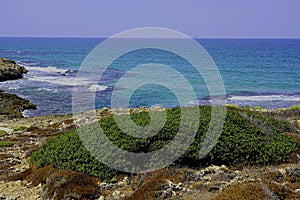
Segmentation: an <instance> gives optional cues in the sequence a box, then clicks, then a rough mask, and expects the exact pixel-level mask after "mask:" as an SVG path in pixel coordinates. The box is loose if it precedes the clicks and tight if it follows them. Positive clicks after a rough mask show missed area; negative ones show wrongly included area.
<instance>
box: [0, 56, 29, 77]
mask: <svg viewBox="0 0 300 200" xmlns="http://www.w3.org/2000/svg"><path fill="white" fill-rule="evenodd" d="M27 72H28V71H27V69H25V67H22V66H19V65H17V64H16V62H15V61H13V60H10V59H6V58H0V81H7V80H14V79H19V78H22V76H23V74H25V73H27Z"/></svg>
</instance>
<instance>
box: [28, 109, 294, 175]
mask: <svg viewBox="0 0 300 200" xmlns="http://www.w3.org/2000/svg"><path fill="white" fill-rule="evenodd" d="M189 109H199V110H200V125H199V126H197V134H196V136H195V138H194V140H193V142H192V144H191V145H190V147H189V148H188V149H187V151H186V152H185V153H184V155H182V156H181V157H180V158H179V159H178V160H177V161H176V162H175V163H174V164H175V165H179V166H190V167H192V166H199V165H201V164H212V163H213V164H229V165H230V164H238V163H239V164H269V163H279V162H282V161H284V160H285V159H286V157H287V155H289V154H290V153H292V152H294V151H295V150H296V149H297V142H296V141H295V140H294V139H292V138H290V137H288V136H286V135H284V134H282V133H284V132H292V131H294V130H293V127H291V126H290V125H289V124H288V123H287V122H285V121H280V120H278V119H274V118H272V117H270V116H265V115H263V114H260V113H257V112H255V111H251V110H250V109H248V108H236V107H228V108H227V114H226V120H225V123H224V126H223V131H222V134H221V136H220V138H219V139H218V142H217V144H216V145H215V146H214V148H213V149H212V151H211V152H210V153H209V154H208V155H207V156H206V157H204V158H202V159H199V150H200V148H201V144H202V143H203V138H204V136H205V134H206V132H207V130H208V127H209V122H210V117H211V107H209V106H200V107H193V108H189ZM181 114H182V110H181V109H180V108H172V109H167V118H166V123H165V125H164V126H163V128H162V129H161V130H160V131H159V132H158V133H157V134H155V135H154V136H152V137H148V138H137V137H134V136H132V135H129V134H126V133H124V132H123V131H122V130H121V129H120V128H119V126H118V125H117V123H116V121H115V119H114V118H112V117H110V118H104V119H102V120H100V122H99V123H100V125H101V128H102V130H103V132H104V134H105V135H106V137H107V138H108V139H109V141H110V142H112V143H113V144H114V145H116V146H118V147H119V148H122V149H124V150H127V151H131V152H150V151H154V150H158V149H160V148H162V147H164V145H166V144H169V143H170V142H171V141H172V139H173V138H174V137H175V136H176V134H178V133H177V132H178V130H179V129H180V127H181V126H180V120H181ZM118 117H120V119H121V121H122V120H123V121H124V123H125V124H126V120H125V118H124V116H118ZM123 118H124V119H123ZM131 118H132V119H133V121H134V122H135V123H136V124H137V125H139V126H141V127H142V126H147V125H148V124H149V120H150V118H149V113H148V112H142V113H137V114H132V115H131ZM184 123H185V124H184V126H183V128H182V127H181V128H182V129H181V134H182V135H181V136H182V138H183V139H184V134H187V135H188V134H189V133H191V129H193V128H195V127H194V126H193V124H194V120H193V117H191V118H189V117H188V118H187V119H185V121H184ZM214 125H215V126H217V125H218V124H217V123H214ZM95 127H96V126H95V124H94V125H90V126H89V127H85V129H83V131H81V132H80V134H81V137H85V136H86V138H85V139H86V140H87V141H86V142H87V143H88V144H89V148H90V149H91V148H92V149H93V148H95V149H97V151H102V150H103V149H99V142H103V141H102V140H101V138H98V137H97V136H91V135H90V134H86V135H85V132H84V131H89V129H95ZM130 128H131V127H130V126H129V127H128V129H129V131H132V132H134V131H136V130H134V129H133V128H132V129H130ZM150 131H151V130H150ZM154 131H155V130H154ZM208 137H209V135H208ZM97 145H98V146H97ZM101 145H106V143H102V144H101ZM179 146H180V144H178V146H177V145H176V146H175V147H176V148H177V147H179ZM104 149H105V148H104ZM103 151H104V150H103ZM169 153H170V154H172V153H174V152H172V150H170V152H169ZM105 156H106V157H107V158H105V159H106V160H109V159H111V157H115V158H118V156H119V155H115V154H114V153H113V152H110V153H109V155H105ZM30 161H31V163H32V164H34V165H36V166H37V167H43V166H46V165H49V164H53V166H54V167H56V168H60V169H66V168H68V169H72V170H74V171H78V172H82V173H86V174H90V175H93V176H97V177H99V178H101V179H104V180H112V179H114V178H115V177H116V176H117V175H118V173H119V172H118V171H117V170H114V169H111V168H109V167H107V166H106V165H105V164H102V163H101V162H100V161H98V160H97V159H95V158H94V157H93V156H92V155H91V154H90V153H89V151H88V150H87V149H86V148H85V146H84V145H83V142H82V141H81V140H80V137H79V135H78V134H77V132H76V131H75V130H74V131H68V132H66V133H64V134H63V135H60V136H58V137H56V138H54V139H52V140H51V141H49V142H48V143H46V144H45V145H44V146H43V147H42V148H41V149H40V150H39V151H37V152H36V153H34V154H33V155H32V156H31V158H30ZM126 162H127V163H126ZM128 162H133V160H132V161H124V160H120V162H119V163H120V166H121V165H125V164H128ZM157 162H159V160H158V161H157Z"/></svg>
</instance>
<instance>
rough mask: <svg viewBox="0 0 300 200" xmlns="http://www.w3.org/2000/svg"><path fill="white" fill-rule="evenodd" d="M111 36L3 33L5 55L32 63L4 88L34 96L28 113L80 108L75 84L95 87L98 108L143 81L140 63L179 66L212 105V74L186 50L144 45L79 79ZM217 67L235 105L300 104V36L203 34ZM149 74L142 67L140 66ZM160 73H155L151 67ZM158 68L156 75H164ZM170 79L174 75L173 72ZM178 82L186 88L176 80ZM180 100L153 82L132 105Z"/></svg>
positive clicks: (201, 100) (0, 85)
mask: <svg viewBox="0 0 300 200" xmlns="http://www.w3.org/2000/svg"><path fill="white" fill-rule="evenodd" d="M105 40H106V38H29V37H28V38H18V37H0V57H4V58H9V59H13V60H15V61H16V62H17V63H18V64H19V65H22V66H24V67H26V68H27V69H28V71H29V72H28V73H27V74H25V75H24V77H23V78H22V79H19V80H10V81H5V82H0V89H1V90H4V91H6V92H9V93H14V94H17V95H19V96H21V97H23V98H27V99H29V100H30V101H31V102H32V103H34V104H36V105H37V109H36V110H29V111H26V112H24V114H25V115H26V116H41V115H49V114H64V113H71V112H72V97H73V95H74V87H78V86H79V87H86V88H88V89H91V90H93V91H94V93H95V95H94V98H95V101H94V104H95V105H94V106H95V108H96V109H98V108H102V107H108V108H110V107H111V106H112V104H111V100H112V94H113V92H114V91H126V89H128V88H126V85H125V86H124V87H122V86H119V85H117V83H118V80H120V79H121V78H122V77H123V76H124V75H126V76H130V78H131V80H134V79H136V80H138V79H140V77H143V75H144V76H145V75H146V76H147V73H149V72H147V71H146V72H144V73H145V74H139V73H127V72H128V71H130V69H133V68H134V67H136V66H137V65H139V64H145V63H160V64H164V65H167V66H171V67H172V68H174V69H175V70H177V71H178V72H179V73H180V74H183V76H184V77H185V78H186V79H187V80H189V83H191V85H192V88H193V89H194V91H195V93H196V99H191V101H190V102H189V103H188V105H197V104H203V105H207V104H208V105H209V104H210V99H211V98H210V95H209V91H208V88H207V86H206V82H205V80H203V77H201V76H200V75H199V74H197V71H196V70H195V69H193V67H192V66H190V65H191V64H190V63H188V62H187V61H186V60H184V59H182V58H181V57H179V56H176V55H174V54H171V53H169V52H166V51H162V50H159V49H149V48H147V49H140V50H138V51H134V52H132V53H130V54H126V55H123V56H120V57H119V58H117V59H116V61H115V62H113V63H111V64H110V66H109V67H108V68H105V73H103V76H102V77H100V78H99V82H98V83H97V84H96V85H95V83H94V82H92V81H91V82H89V79H88V78H86V79H82V80H80V81H74V80H75V78H76V77H77V75H78V72H79V70H80V69H81V66H82V63H83V61H84V60H85V58H86V57H87V56H88V55H89V53H90V52H91V51H92V50H93V49H94V48H95V47H96V46H97V45H99V44H101V42H103V41H105ZM194 40H195V41H196V42H198V43H199V44H201V45H202V47H203V48H204V49H205V50H206V51H207V52H208V54H209V55H210V56H211V58H212V59H213V61H214V63H215V64H216V66H217V69H218V71H219V73H220V75H221V78H222V81H223V83H224V88H225V92H226V101H227V103H228V104H237V105H240V106H260V107H262V108H267V109H277V108H287V107H290V106H293V105H300V39H217V38H195V39H194ZM140 73H142V72H140ZM151 73H153V72H151ZM164 75H165V73H160V72H158V73H157V75H156V76H164ZM161 78H162V79H164V77H161ZM168 78H170V77H168ZM176 87H179V88H180V87H181V83H180V82H176ZM155 105H159V106H163V107H176V106H180V105H181V104H180V103H179V100H178V98H177V95H176V94H174V91H172V90H171V89H170V88H168V87H166V86H162V85H160V84H155V83H151V84H145V85H144V86H141V87H139V88H137V89H136V90H135V91H134V92H133V93H132V94H131V96H130V99H129V102H128V105H124V106H127V107H140V106H147V107H151V106H155Z"/></svg>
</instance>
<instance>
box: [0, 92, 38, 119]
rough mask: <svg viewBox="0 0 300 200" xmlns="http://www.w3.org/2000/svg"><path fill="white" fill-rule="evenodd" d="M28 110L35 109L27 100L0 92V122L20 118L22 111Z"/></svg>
mask: <svg viewBox="0 0 300 200" xmlns="http://www.w3.org/2000/svg"><path fill="white" fill-rule="evenodd" d="M28 109H36V105H34V104H32V103H30V101H29V100H28V99H22V98H21V97H18V96H17V95H15V94H9V93H5V92H3V91H2V90H0V121H4V120H8V119H13V118H21V117H23V115H22V111H24V110H28Z"/></svg>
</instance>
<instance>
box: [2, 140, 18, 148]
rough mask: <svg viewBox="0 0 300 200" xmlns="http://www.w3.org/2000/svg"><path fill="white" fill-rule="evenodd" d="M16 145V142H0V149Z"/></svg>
mask: <svg viewBox="0 0 300 200" xmlns="http://www.w3.org/2000/svg"><path fill="white" fill-rule="evenodd" d="M16 143H18V142H16V141H0V147H12V146H14V145H15V144H16Z"/></svg>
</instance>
